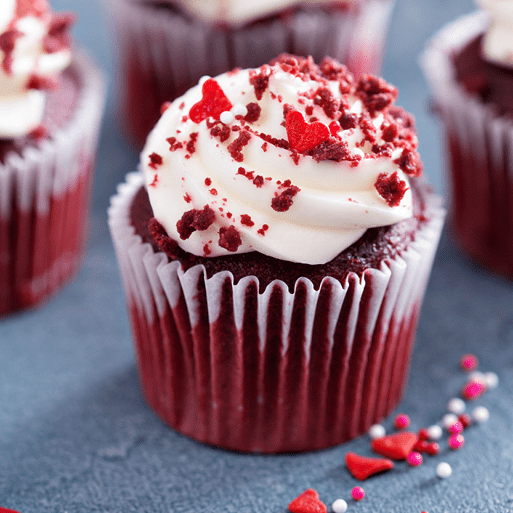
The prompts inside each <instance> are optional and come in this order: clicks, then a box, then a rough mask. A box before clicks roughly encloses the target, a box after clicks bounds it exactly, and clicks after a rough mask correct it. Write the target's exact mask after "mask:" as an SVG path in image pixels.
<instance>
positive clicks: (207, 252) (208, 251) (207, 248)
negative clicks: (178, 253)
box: [203, 244, 212, 257]
mask: <svg viewBox="0 0 513 513" xmlns="http://www.w3.org/2000/svg"><path fill="white" fill-rule="evenodd" d="M211 253H212V250H211V249H210V246H209V245H208V244H205V245H204V246H203V256H204V257H208V255H210V254H211Z"/></svg>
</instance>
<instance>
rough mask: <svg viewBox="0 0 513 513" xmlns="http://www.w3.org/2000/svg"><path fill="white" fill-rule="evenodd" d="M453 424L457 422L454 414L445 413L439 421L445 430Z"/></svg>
mask: <svg viewBox="0 0 513 513" xmlns="http://www.w3.org/2000/svg"><path fill="white" fill-rule="evenodd" d="M455 422H458V417H457V416H456V415H455V414H454V413H446V414H445V415H444V416H443V417H442V420H441V421H440V423H441V424H442V426H443V427H444V428H445V429H449V426H452V425H453V424H454V423H455Z"/></svg>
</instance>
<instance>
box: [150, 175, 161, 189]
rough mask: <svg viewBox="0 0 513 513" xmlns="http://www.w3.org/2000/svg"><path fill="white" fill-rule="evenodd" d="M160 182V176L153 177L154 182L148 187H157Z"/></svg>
mask: <svg viewBox="0 0 513 513" xmlns="http://www.w3.org/2000/svg"><path fill="white" fill-rule="evenodd" d="M158 181H159V177H158V175H155V176H154V177H153V181H152V182H151V183H150V184H149V185H148V187H157V184H158Z"/></svg>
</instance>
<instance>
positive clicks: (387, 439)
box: [371, 431, 417, 460]
mask: <svg viewBox="0 0 513 513" xmlns="http://www.w3.org/2000/svg"><path fill="white" fill-rule="evenodd" d="M416 443H417V435H416V434H415V433H412V432H411V431H402V432H400V433H395V434H393V435H388V436H384V437H383V438H376V439H374V440H372V442H371V448H372V450H373V451H374V452H375V453H377V454H379V455H381V456H385V458H390V459H392V460H405V459H406V458H407V457H408V454H410V452H411V451H412V449H413V447H414V446H415V444H416Z"/></svg>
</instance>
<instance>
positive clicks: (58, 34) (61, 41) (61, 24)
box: [43, 13, 76, 53]
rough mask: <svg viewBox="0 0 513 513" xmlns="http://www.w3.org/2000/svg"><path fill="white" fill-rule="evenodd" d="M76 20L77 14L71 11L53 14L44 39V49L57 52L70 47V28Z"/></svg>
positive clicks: (48, 51) (47, 51)
mask: <svg viewBox="0 0 513 513" xmlns="http://www.w3.org/2000/svg"><path fill="white" fill-rule="evenodd" d="M75 20H76V18H75V16H74V15H73V14H71V13H58V14H54V15H53V18H52V21H50V27H49V28H48V33H47V35H46V36H45V37H44V39H43V49H44V51H45V52H46V53H55V52H59V51H60V50H64V49H66V48H69V47H70V45H71V37H70V34H69V29H70V27H71V25H73V24H74V23H75Z"/></svg>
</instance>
